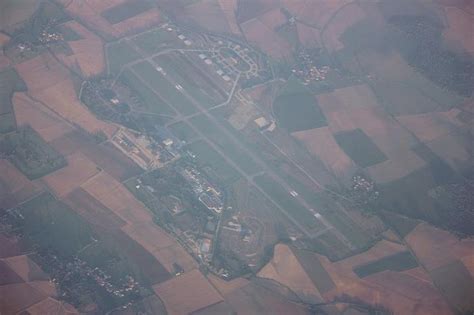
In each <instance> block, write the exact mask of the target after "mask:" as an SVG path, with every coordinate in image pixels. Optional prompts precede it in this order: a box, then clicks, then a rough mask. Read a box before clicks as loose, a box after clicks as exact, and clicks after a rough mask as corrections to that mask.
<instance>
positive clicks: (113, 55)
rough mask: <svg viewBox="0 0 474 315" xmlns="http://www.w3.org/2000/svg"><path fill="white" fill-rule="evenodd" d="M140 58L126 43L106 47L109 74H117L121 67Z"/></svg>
mask: <svg viewBox="0 0 474 315" xmlns="http://www.w3.org/2000/svg"><path fill="white" fill-rule="evenodd" d="M139 58H140V54H139V53H138V52H137V51H136V50H135V49H133V47H132V46H130V45H129V44H128V43H127V42H126V41H119V42H115V43H112V44H110V45H109V46H107V64H108V65H109V73H110V74H117V73H119V72H120V70H121V69H122V67H123V66H124V65H125V64H127V63H130V62H133V61H135V60H137V59H139Z"/></svg>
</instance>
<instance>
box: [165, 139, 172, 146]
mask: <svg viewBox="0 0 474 315" xmlns="http://www.w3.org/2000/svg"><path fill="white" fill-rule="evenodd" d="M163 144H164V145H165V146H167V147H169V146H170V145H172V144H173V140H171V139H170V138H167V139H165V140H163Z"/></svg>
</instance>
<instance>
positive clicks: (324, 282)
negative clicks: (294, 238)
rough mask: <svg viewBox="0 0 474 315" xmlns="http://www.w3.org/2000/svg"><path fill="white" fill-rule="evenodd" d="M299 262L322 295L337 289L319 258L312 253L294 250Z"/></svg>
mask: <svg viewBox="0 0 474 315" xmlns="http://www.w3.org/2000/svg"><path fill="white" fill-rule="evenodd" d="M292 251H293V253H294V254H295V256H296V258H297V259H298V262H299V263H300V264H301V266H302V267H303V268H304V270H305V271H306V273H307V274H308V276H309V277H310V279H311V281H312V282H313V284H314V285H315V286H316V288H318V291H319V292H320V293H321V294H324V293H326V292H328V291H330V290H332V289H334V288H335V287H336V285H335V284H334V281H332V279H331V276H330V275H329V274H328V272H327V271H326V269H324V267H323V265H322V264H321V262H320V261H319V259H318V257H317V256H316V255H314V253H312V252H310V251H305V250H301V249H296V248H292Z"/></svg>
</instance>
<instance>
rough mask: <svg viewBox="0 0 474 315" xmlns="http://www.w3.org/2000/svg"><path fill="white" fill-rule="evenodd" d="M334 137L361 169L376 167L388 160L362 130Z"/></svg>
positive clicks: (346, 132)
mask: <svg viewBox="0 0 474 315" xmlns="http://www.w3.org/2000/svg"><path fill="white" fill-rule="evenodd" d="M334 137H335V139H336V141H337V143H338V144H339V146H340V147H341V148H342V150H344V151H345V152H346V154H347V155H348V156H349V157H350V158H351V159H352V160H353V161H354V162H355V163H356V164H357V165H359V166H360V167H368V166H371V165H375V164H378V163H381V162H383V161H385V160H386V159H387V157H386V156H385V154H384V153H383V152H382V151H380V149H379V148H378V147H377V146H376V145H375V143H373V141H372V140H371V139H370V138H369V137H368V136H367V135H366V134H365V133H364V132H363V131H362V130H361V129H355V130H351V131H344V132H340V133H338V134H336V135H335V136H334Z"/></svg>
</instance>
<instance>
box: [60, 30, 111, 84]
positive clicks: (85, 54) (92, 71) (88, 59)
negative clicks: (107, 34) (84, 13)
mask: <svg viewBox="0 0 474 315" xmlns="http://www.w3.org/2000/svg"><path fill="white" fill-rule="evenodd" d="M64 27H68V28H70V29H72V30H73V31H74V32H76V33H77V34H78V35H79V36H81V37H82V38H81V39H79V40H75V41H70V42H68V45H69V47H70V48H71V50H72V52H73V54H71V55H66V54H58V57H59V58H60V59H61V60H62V61H63V62H64V63H65V64H67V65H68V66H69V67H74V66H76V65H77V66H79V70H80V72H81V74H82V76H84V77H86V78H88V77H92V76H97V75H99V74H101V73H102V72H103V71H104V70H105V57H104V43H103V42H102V40H101V39H100V37H98V36H97V35H95V34H93V33H91V32H90V31H89V30H87V29H86V28H85V27H84V26H82V25H81V24H79V23H77V22H76V21H71V22H67V23H66V24H64Z"/></svg>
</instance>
